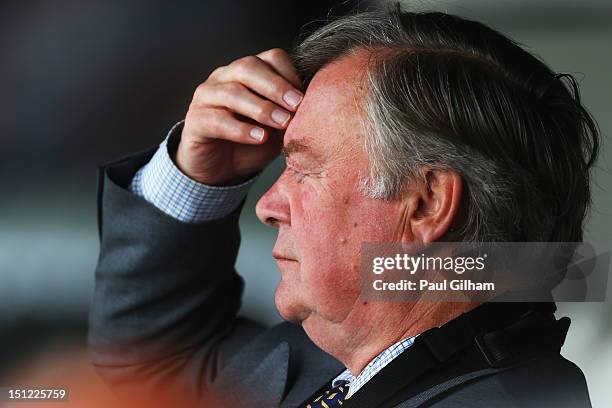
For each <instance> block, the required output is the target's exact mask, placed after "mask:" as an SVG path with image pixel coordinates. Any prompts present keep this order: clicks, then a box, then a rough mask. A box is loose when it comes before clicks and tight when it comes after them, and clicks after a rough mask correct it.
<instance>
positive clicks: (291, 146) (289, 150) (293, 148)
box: [281, 140, 321, 162]
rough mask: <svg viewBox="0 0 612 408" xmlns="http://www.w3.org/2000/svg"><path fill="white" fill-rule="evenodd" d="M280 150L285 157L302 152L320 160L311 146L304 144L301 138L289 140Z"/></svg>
mask: <svg viewBox="0 0 612 408" xmlns="http://www.w3.org/2000/svg"><path fill="white" fill-rule="evenodd" d="M281 152H282V154H283V156H285V158H288V157H289V156H290V155H292V154H295V153H302V154H306V155H308V156H310V157H311V158H312V159H313V160H315V161H317V162H320V161H321V157H320V156H319V154H318V153H317V152H315V151H314V150H313V149H312V147H310V146H308V145H306V144H304V143H303V142H302V141H301V140H291V141H290V142H289V143H287V145H286V146H283V147H282V149H281Z"/></svg>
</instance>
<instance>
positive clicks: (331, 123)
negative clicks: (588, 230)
mask: <svg viewBox="0 0 612 408" xmlns="http://www.w3.org/2000/svg"><path fill="white" fill-rule="evenodd" d="M568 83H569V84H570V85H571V86H570V87H568V86H567V85H566V83H565V82H563V76H561V75H558V74H555V73H554V72H552V71H551V70H550V69H549V68H548V67H546V66H545V65H544V64H543V63H542V62H541V61H539V60H538V59H536V58H535V57H533V56H532V55H530V54H528V53H527V52H525V51H524V50H522V49H521V48H520V47H519V46H517V45H516V44H515V43H513V42H512V41H510V40H509V39H507V38H506V37H504V36H502V35H501V34H499V33H497V32H495V31H493V30H491V29H490V28H488V27H486V26H484V25H482V24H479V23H476V22H472V21H467V20H464V19H461V18H458V17H454V16H450V15H446V14H441V13H403V12H400V11H391V12H376V13H362V14H357V15H353V16H349V17H345V18H343V19H339V20H337V21H334V22H332V23H330V24H328V25H327V26H325V27H323V28H321V29H319V30H318V31H316V32H315V33H313V34H312V35H310V36H309V37H308V38H307V39H305V40H304V41H303V42H302V43H301V44H300V45H299V46H298V47H297V49H296V50H295V52H294V54H293V55H292V58H290V57H289V56H288V55H287V54H286V53H284V52H283V51H282V50H279V49H274V50H270V51H266V52H263V53H261V54H259V55H257V56H249V57H245V58H241V59H238V60H236V61H234V62H232V63H231V64H229V65H228V66H225V67H221V68H218V69H217V70H215V71H214V72H213V73H212V74H211V75H210V76H209V78H208V79H207V80H206V81H205V82H204V83H202V84H201V85H200V86H199V87H198V88H197V90H196V92H195V94H194V97H193V101H192V103H191V106H190V108H189V111H188V113H187V115H186V118H185V120H184V121H182V122H180V123H179V124H178V125H176V126H175V127H174V128H173V129H172V130H171V131H170V134H169V135H168V137H167V139H166V140H165V141H164V142H163V143H162V144H161V146H160V147H159V149H156V150H151V151H148V152H145V153H143V154H139V155H137V156H135V157H131V158H128V159H124V160H122V161H119V162H116V163H113V164H111V165H107V166H105V168H104V169H103V171H102V173H101V176H102V177H101V182H102V183H101V186H102V188H101V194H100V235H101V254H100V259H99V264H98V268H97V271H96V290H95V295H94V302H93V307H92V312H91V331H90V347H91V354H92V359H93V362H94V364H95V365H96V366H97V367H98V369H99V370H100V372H101V373H102V375H103V376H104V377H105V378H106V379H107V380H108V381H109V382H110V383H111V384H112V385H113V386H114V387H115V388H116V389H117V390H119V391H123V392H124V393H126V394H129V393H131V392H134V390H136V389H140V390H142V389H146V390H150V391H151V392H153V393H155V392H159V391H160V390H162V389H163V390H177V391H176V392H177V394H180V395H181V396H186V397H188V398H189V399H190V400H194V399H195V400H197V401H199V403H200V404H201V405H202V406H208V405H207V404H214V405H211V406H232V407H238V406H240V407H275V406H282V407H298V406H299V407H302V406H305V407H328V406H330V407H331V406H340V405H342V406H346V407H393V406H401V407H414V406H421V405H424V406H436V407H450V406H453V407H455V406H475V407H485V406H486V407H490V406H549V404H550V406H555V407H559V406H571V407H582V406H589V405H590V403H589V397H588V392H587V388H586V383H585V380H584V377H583V375H582V373H581V371H580V369H579V368H577V367H576V366H575V365H574V364H572V363H571V362H569V361H567V360H565V359H564V358H563V357H561V355H560V354H559V351H560V348H561V346H562V344H563V342H564V339H565V334H566V332H567V319H561V320H559V321H557V320H556V319H555V318H554V316H553V312H554V303H550V302H549V303H537V304H536V303H486V304H482V305H477V304H474V303H453V302H404V303H401V302H385V301H377V302H371V301H370V302H368V301H364V300H363V298H361V297H360V266H359V265H360V247H361V244H362V243H363V242H403V243H431V242H436V241H553V242H556V241H560V242H564V241H571V242H576V241H580V240H581V239H582V224H583V221H584V217H585V212H586V210H587V207H588V203H589V194H590V192H589V170H590V167H591V165H592V164H593V161H594V159H595V157H596V153H597V140H598V139H597V132H596V127H595V125H594V123H593V121H592V119H591V118H590V116H589V115H588V113H587V112H586V111H585V109H584V108H583V107H582V106H581V104H580V101H579V99H578V94H577V88H576V86H575V82H573V79H572V78H571V77H569V81H568ZM303 90H305V92H303ZM283 133H284V136H281V135H283ZM279 152H282V153H283V154H284V156H285V159H286V169H285V170H284V172H283V173H282V175H281V176H280V178H279V179H278V180H277V181H276V183H275V184H274V185H273V186H272V187H271V188H270V190H269V191H268V192H267V193H266V194H265V195H264V196H263V197H262V198H261V200H260V201H259V203H258V205H257V215H258V217H259V218H260V220H261V221H262V222H264V223H266V224H269V225H271V226H274V227H276V228H277V229H278V238H277V241H276V245H275V246H274V249H273V251H272V255H273V256H274V258H276V261H277V264H278V268H279V270H280V274H281V282H280V284H279V286H278V288H277V289H276V295H275V302H276V306H277V308H278V310H279V312H280V314H281V315H282V316H283V318H284V319H286V320H287V321H288V322H286V323H283V324H280V325H278V326H276V327H273V328H267V329H266V328H264V327H261V326H260V325H258V324H256V323H254V322H251V321H248V320H245V319H241V318H237V317H236V313H237V310H238V307H239V304H240V295H241V291H242V280H241V278H240V277H239V276H238V275H237V274H236V273H235V271H234V266H233V265H234V261H235V258H236V253H237V251H238V246H239V231H238V217H239V214H240V210H241V207H242V203H243V201H244V197H245V195H246V193H247V190H248V189H249V187H250V186H251V185H252V184H253V181H254V179H255V177H256V175H257V174H258V172H259V171H261V170H262V169H263V168H264V166H265V165H266V164H268V163H269V162H270V161H271V160H273V159H274V158H275V157H276V156H277V155H278V154H279ZM147 392H148V391H147Z"/></svg>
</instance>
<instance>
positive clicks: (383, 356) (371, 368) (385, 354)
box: [332, 336, 416, 399]
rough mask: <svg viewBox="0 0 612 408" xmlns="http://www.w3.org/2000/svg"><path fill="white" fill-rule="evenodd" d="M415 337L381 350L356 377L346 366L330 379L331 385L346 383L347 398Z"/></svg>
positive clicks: (404, 348) (407, 346)
mask: <svg viewBox="0 0 612 408" xmlns="http://www.w3.org/2000/svg"><path fill="white" fill-rule="evenodd" d="M415 338H416V336H414V337H409V338H407V339H404V340H400V341H398V342H397V343H395V344H393V345H391V346H390V347H389V348H387V349H385V350H383V351H382V352H381V353H380V354H379V355H377V356H376V357H374V359H372V361H370V362H369V363H368V365H367V366H366V367H365V368H364V369H363V370H361V372H360V373H359V375H358V376H357V377H355V376H354V375H353V374H352V373H351V372H350V371H349V369H348V368H347V369H346V370H344V371H343V372H342V373H340V375H338V376H337V377H336V378H334V379H333V380H332V387H337V386H339V385H342V384H347V385H348V387H349V390H348V393H347V394H346V397H344V398H345V399H349V398H350V397H351V395H353V394H355V393H356V392H357V391H358V390H359V389H360V388H361V387H363V386H364V385H365V384H366V383H367V382H368V381H370V380H371V379H372V377H374V376H375V375H376V374H378V372H379V371H380V370H382V369H383V368H384V367H385V366H386V365H387V364H389V363H390V362H391V361H393V359H394V358H396V357H397V356H399V355H400V354H402V353H403V352H404V351H405V350H406V349H408V348H409V347H410V346H412V344H413V343H414V339H415Z"/></svg>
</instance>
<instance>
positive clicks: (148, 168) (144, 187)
mask: <svg viewBox="0 0 612 408" xmlns="http://www.w3.org/2000/svg"><path fill="white" fill-rule="evenodd" d="M182 129H183V122H182V121H181V122H179V123H177V124H176V125H174V126H173V127H172V129H171V130H170V132H168V136H167V137H166V139H165V140H164V141H163V142H162V143H161V145H160V146H159V149H157V152H155V154H154V155H153V157H152V158H151V160H150V161H149V163H147V164H146V165H145V166H144V167H142V168H141V169H140V170H138V172H136V174H135V175H134V178H133V179H132V182H131V183H130V186H129V189H130V191H131V192H132V193H134V194H136V195H138V196H140V197H142V198H144V199H145V200H147V201H148V202H150V203H151V204H153V205H154V206H155V207H157V208H159V209H160V210H161V211H163V212H164V213H166V214H168V215H169V216H171V217H173V218H176V219H177V220H179V221H182V222H186V223H200V222H206V221H212V220H214V219H217V218H222V217H225V216H226V215H228V214H230V213H231V212H232V211H234V210H235V209H236V208H238V206H239V205H240V203H241V202H242V200H243V199H244V197H245V196H246V194H247V192H248V190H249V188H250V187H251V186H252V185H253V183H254V182H255V180H256V179H257V177H253V178H251V179H249V180H247V181H245V182H244V183H242V184H238V185H235V186H208V185H206V184H202V183H199V182H197V181H195V180H192V179H190V178H189V177H187V176H186V175H185V174H183V173H182V172H181V171H180V170H179V169H178V167H176V165H175V164H174V162H173V161H172V159H171V157H170V152H169V151H168V139H170V138H176V137H180V133H181V131H182ZM414 339H415V338H414V337H411V338H408V339H404V340H402V341H399V342H397V343H395V344H393V345H392V346H391V347H389V348H388V349H386V350H384V351H383V352H382V353H380V354H379V355H378V356H376V357H375V358H374V359H373V360H372V361H370V363H369V364H368V365H367V366H366V367H365V368H364V369H363V370H362V371H361V373H359V375H358V376H357V377H355V376H354V375H353V374H351V372H350V371H349V370H348V369H347V370H345V371H344V372H342V373H341V374H340V375H339V376H337V377H336V378H334V380H333V381H332V386H337V385H342V384H343V383H344V384H347V385H348V386H349V392H348V394H347V395H346V397H345V398H346V399H348V398H350V397H351V395H353V394H355V393H356V392H357V391H358V390H359V389H360V388H361V387H363V386H364V385H365V384H366V383H367V382H368V381H370V380H371V379H372V377H374V376H375V375H376V374H378V372H379V371H380V370H382V369H383V368H384V367H385V366H386V365H387V364H389V363H390V362H391V361H392V360H393V359H394V358H396V357H397V356H399V355H400V354H401V353H402V352H403V351H404V350H406V349H407V348H408V347H410V346H412V344H413V343H414Z"/></svg>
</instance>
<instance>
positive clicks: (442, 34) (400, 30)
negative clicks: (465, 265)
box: [293, 9, 598, 242]
mask: <svg viewBox="0 0 612 408" xmlns="http://www.w3.org/2000/svg"><path fill="white" fill-rule="evenodd" d="M359 49H365V50H367V51H369V52H370V55H371V57H370V63H369V64H368V68H367V72H366V75H365V85H366V88H367V95H366V96H365V98H364V101H363V106H362V108H363V112H364V117H363V124H364V130H365V140H364V143H365V149H366V151H367V153H368V154H369V158H370V163H371V164H370V169H368V176H367V177H365V178H364V180H363V182H362V184H361V186H360V188H361V190H362V191H363V192H364V193H366V194H368V195H369V196H371V197H374V198H379V199H393V198H396V197H398V196H400V195H401V194H402V192H403V191H404V187H405V186H406V185H407V183H408V182H410V181H414V180H418V179H419V178H420V179H422V178H423V177H424V176H425V174H424V169H453V170H455V171H457V172H458V173H459V174H460V175H461V177H462V179H463V182H464V194H463V197H462V204H461V214H460V216H459V217H458V218H457V220H456V222H455V225H454V232H452V233H449V234H447V236H446V239H449V240H450V239H452V240H465V241H481V242H483V241H549V240H550V241H581V240H582V223H583V221H584V218H585V216H586V211H587V209H588V205H589V202H590V189H589V171H590V168H591V166H592V164H593V162H594V160H595V158H596V156H597V150H598V133H597V127H596V125H595V123H594V121H593V120H592V118H591V117H590V115H589V114H588V112H587V111H586V110H585V109H584V108H583V107H582V105H581V104H580V100H579V94H578V88H577V85H576V82H575V80H574V79H573V78H572V77H571V76H569V75H565V74H564V75H559V74H555V73H553V72H552V71H551V70H550V69H549V68H548V67H547V66H546V65H545V64H544V63H542V62H541V61H540V60H538V59H537V58H535V57H534V56H532V55H531V54H529V53H527V52H526V51H524V50H523V49H522V48H520V47H519V46H518V45H516V44H515V43H514V42H512V41H511V40H510V39H508V38H506V37H505V36H503V35H502V34H500V33H498V32H496V31H494V30H492V29H490V28H488V27H486V26H485V25H483V24H480V23H477V22H473V21H469V20H465V19H462V18H459V17H456V16H451V15H448V14H443V13H406V12H401V11H400V10H399V9H397V10H392V11H389V12H383V11H378V12H368V13H360V14H355V15H352V16H348V17H344V18H341V19H338V20H336V21H333V22H331V23H329V24H327V25H325V26H324V27H322V28H320V29H319V30H317V31H315V32H314V33H312V34H311V35H310V36H308V37H307V38H306V39H304V40H303V41H302V42H301V43H300V44H299V45H298V46H297V47H296V49H295V51H294V53H293V58H294V62H295V64H296V66H297V67H298V70H299V71H300V73H301V74H302V76H303V78H304V80H305V82H306V83H308V82H309V81H310V80H311V79H312V76H314V74H315V73H316V71H318V70H319V69H321V68H323V67H324V66H325V65H327V64H328V63H330V62H332V61H334V60H337V59H339V58H341V57H343V56H346V55H348V54H349V53H351V52H353V51H355V50H359ZM563 78H565V79H567V80H568V83H569V85H570V87H569V88H568V87H567V86H566V85H565V83H564V82H563V81H562V79H563ZM563 144H566V146H563ZM534 160H535V161H536V162H533V161H534ZM568 197H572V199H571V200H568ZM563 217H565V218H563ZM560 224H561V225H560Z"/></svg>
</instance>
